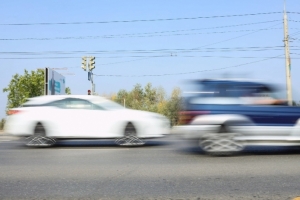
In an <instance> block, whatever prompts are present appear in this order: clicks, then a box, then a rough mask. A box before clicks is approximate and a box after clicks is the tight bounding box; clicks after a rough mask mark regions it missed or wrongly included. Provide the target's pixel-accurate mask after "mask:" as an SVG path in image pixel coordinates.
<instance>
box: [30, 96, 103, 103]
mask: <svg viewBox="0 0 300 200" xmlns="http://www.w3.org/2000/svg"><path fill="white" fill-rule="evenodd" d="M66 98H79V99H85V100H102V101H103V100H108V99H107V98H105V97H101V96H95V95H44V96H38V97H32V98H29V99H28V101H27V102H26V103H24V105H26V104H45V103H50V102H52V101H57V100H61V99H66Z"/></svg>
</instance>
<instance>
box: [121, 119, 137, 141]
mask: <svg viewBox="0 0 300 200" xmlns="http://www.w3.org/2000/svg"><path fill="white" fill-rule="evenodd" d="M124 136H125V137H130V136H135V137H137V132H136V129H135V127H134V126H133V124H132V123H131V122H129V123H128V124H127V125H126V127H125V130H124Z"/></svg>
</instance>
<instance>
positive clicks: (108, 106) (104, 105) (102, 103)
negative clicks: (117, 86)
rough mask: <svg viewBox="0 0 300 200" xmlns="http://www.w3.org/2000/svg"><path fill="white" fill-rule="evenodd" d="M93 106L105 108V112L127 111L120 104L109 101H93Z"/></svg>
mask: <svg viewBox="0 0 300 200" xmlns="http://www.w3.org/2000/svg"><path fill="white" fill-rule="evenodd" d="M92 103H93V104H95V105H97V106H99V107H101V108H103V109H104V110H120V109H125V108H124V107H123V106H121V105H120V104H117V103H115V102H113V101H109V100H100V101H99V100H96V101H92Z"/></svg>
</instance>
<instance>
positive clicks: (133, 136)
mask: <svg viewBox="0 0 300 200" xmlns="http://www.w3.org/2000/svg"><path fill="white" fill-rule="evenodd" d="M115 143H116V144H118V145H120V146H142V145H144V144H145V142H144V141H143V140H141V139H140V138H138V134H137V131H136V129H135V127H134V125H133V124H132V123H131V122H129V123H127V125H126V126H125V128H124V136H123V137H122V138H118V139H117V140H116V141H115Z"/></svg>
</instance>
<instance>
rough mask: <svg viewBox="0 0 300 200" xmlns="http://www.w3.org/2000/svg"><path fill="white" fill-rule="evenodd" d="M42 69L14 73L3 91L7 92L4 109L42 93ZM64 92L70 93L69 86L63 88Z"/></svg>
mask: <svg viewBox="0 0 300 200" xmlns="http://www.w3.org/2000/svg"><path fill="white" fill-rule="evenodd" d="M44 85H45V80H44V70H43V69H38V70H36V71H31V72H28V71H27V70H24V74H23V75H19V74H15V75H14V76H13V77H12V79H11V81H10V83H9V84H8V86H7V87H6V88H4V89H3V92H8V99H7V105H6V111H7V110H9V109H11V108H16V107H19V106H20V105H22V104H23V103H25V102H26V101H27V99H28V98H31V97H36V96H41V95H44ZM65 92H66V94H71V89H70V88H69V87H67V88H65Z"/></svg>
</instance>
